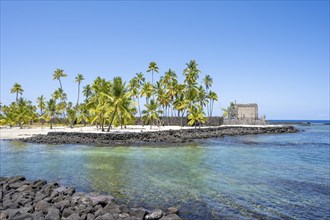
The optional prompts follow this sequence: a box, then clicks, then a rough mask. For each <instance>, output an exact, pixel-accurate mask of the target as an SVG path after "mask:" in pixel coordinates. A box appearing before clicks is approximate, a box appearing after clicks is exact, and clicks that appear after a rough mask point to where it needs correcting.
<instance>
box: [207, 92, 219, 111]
mask: <svg viewBox="0 0 330 220" xmlns="http://www.w3.org/2000/svg"><path fill="white" fill-rule="evenodd" d="M208 96H209V99H210V117H212V112H213V104H214V101H218V95H217V94H216V93H215V92H213V91H210V92H209V95H208Z"/></svg>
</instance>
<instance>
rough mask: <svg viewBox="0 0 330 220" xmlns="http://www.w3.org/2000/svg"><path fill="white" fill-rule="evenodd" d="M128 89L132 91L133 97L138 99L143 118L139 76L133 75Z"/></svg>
mask: <svg viewBox="0 0 330 220" xmlns="http://www.w3.org/2000/svg"><path fill="white" fill-rule="evenodd" d="M128 90H129V91H130V92H131V93H132V97H133V98H136V99H137V102H138V109H139V115H140V118H141V110H140V98H139V97H140V94H139V83H138V79H137V77H133V78H132V79H131V80H130V81H129V84H128Z"/></svg>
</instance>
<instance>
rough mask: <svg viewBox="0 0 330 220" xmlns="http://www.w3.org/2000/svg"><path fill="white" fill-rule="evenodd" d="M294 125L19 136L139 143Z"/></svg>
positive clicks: (57, 140)
mask: <svg viewBox="0 0 330 220" xmlns="http://www.w3.org/2000/svg"><path fill="white" fill-rule="evenodd" d="M295 132H298V130H297V129H296V128H295V127H294V126H288V125H285V126H254V127H252V126H235V127H233V126H228V127H226V126H223V127H208V128H201V129H194V128H192V129H181V130H164V131H154V132H142V131H141V132H125V133H84V132H48V134H47V135H35V136H33V137H29V138H22V139H20V140H21V141H23V142H28V143H38V144H100V145H116V144H132V143H134V144H139V143H184V142H192V141H195V140H200V139H205V138H219V137H223V136H226V135H229V136H234V135H255V134H281V133H295Z"/></svg>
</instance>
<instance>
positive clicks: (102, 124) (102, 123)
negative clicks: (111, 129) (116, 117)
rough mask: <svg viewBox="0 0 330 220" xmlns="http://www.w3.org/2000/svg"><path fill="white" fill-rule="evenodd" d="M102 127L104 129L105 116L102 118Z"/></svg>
mask: <svg viewBox="0 0 330 220" xmlns="http://www.w3.org/2000/svg"><path fill="white" fill-rule="evenodd" d="M101 128H102V131H104V118H102V123H101Z"/></svg>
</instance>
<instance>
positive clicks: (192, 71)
mask: <svg viewBox="0 0 330 220" xmlns="http://www.w3.org/2000/svg"><path fill="white" fill-rule="evenodd" d="M186 66H187V67H186V68H185V69H184V70H183V75H184V76H185V77H186V78H185V80H184V82H185V83H186V85H187V86H186V97H187V99H188V100H189V107H191V106H192V104H193V103H195V102H196V97H197V95H198V88H197V79H198V78H199V75H198V74H199V73H200V72H201V71H200V70H199V69H198V64H197V63H196V61H195V60H190V62H189V63H186Z"/></svg>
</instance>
